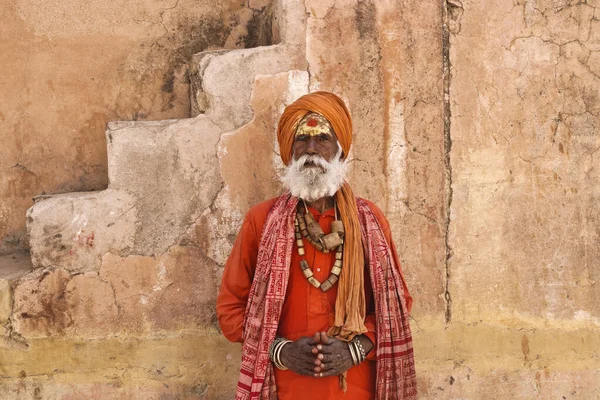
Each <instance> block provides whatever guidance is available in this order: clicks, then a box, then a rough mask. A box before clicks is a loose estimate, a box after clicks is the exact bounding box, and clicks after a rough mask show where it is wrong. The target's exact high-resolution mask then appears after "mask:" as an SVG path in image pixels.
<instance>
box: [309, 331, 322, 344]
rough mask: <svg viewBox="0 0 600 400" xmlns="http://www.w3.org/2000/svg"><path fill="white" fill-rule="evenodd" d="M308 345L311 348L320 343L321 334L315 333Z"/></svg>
mask: <svg viewBox="0 0 600 400" xmlns="http://www.w3.org/2000/svg"><path fill="white" fill-rule="evenodd" d="M308 343H309V344H311V345H313V346H314V345H317V344H319V343H321V334H320V333H319V332H315V334H314V335H313V337H312V338H310V340H309V341H308Z"/></svg>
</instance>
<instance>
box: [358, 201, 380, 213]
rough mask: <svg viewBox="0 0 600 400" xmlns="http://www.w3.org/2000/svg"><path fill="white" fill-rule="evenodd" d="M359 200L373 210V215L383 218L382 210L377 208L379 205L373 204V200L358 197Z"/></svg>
mask: <svg viewBox="0 0 600 400" xmlns="http://www.w3.org/2000/svg"><path fill="white" fill-rule="evenodd" d="M358 199H359V200H361V201H363V202H364V203H366V204H367V206H368V207H369V208H370V209H371V211H373V213H374V214H375V215H377V216H379V215H381V216H383V215H384V214H383V211H381V208H379V207H378V206H377V204H375V203H374V202H372V201H371V200H367V199H365V198H363V197H358Z"/></svg>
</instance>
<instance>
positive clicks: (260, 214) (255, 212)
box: [246, 197, 279, 228]
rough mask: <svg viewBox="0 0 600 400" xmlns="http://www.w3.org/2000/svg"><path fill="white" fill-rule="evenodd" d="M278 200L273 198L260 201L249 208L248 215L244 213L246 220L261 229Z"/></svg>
mask: <svg viewBox="0 0 600 400" xmlns="http://www.w3.org/2000/svg"><path fill="white" fill-rule="evenodd" d="M278 198H279V197H273V198H272V199H269V200H265V201H261V202H260V203H258V204H255V205H254V206H252V207H250V210H248V213H246V219H247V220H251V221H252V222H253V223H254V224H255V225H257V226H258V227H259V228H261V227H262V225H263V223H264V222H265V220H266V219H267V216H268V215H269V211H270V210H271V208H272V207H273V204H275V202H276V201H277V199H278Z"/></svg>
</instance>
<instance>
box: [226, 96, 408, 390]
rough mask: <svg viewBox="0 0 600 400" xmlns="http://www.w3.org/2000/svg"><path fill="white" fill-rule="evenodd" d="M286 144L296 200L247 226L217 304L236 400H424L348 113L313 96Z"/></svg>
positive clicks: (283, 123)
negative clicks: (355, 157) (355, 178)
mask: <svg viewBox="0 0 600 400" xmlns="http://www.w3.org/2000/svg"><path fill="white" fill-rule="evenodd" d="M277 140H278V142H279V148H280V154H281V158H282V160H283V162H284V164H285V165H286V166H287V168H286V170H285V173H284V175H283V177H282V182H283V184H284V186H285V187H286V189H287V191H286V192H285V193H284V194H283V195H282V196H280V197H278V198H275V199H271V200H268V201H265V202H263V203H260V204H258V205H256V206H254V207H253V208H252V209H251V210H250V211H249V212H248V214H247V215H246V218H245V220H244V223H243V225H242V228H241V231H240V233H239V235H238V237H237V240H236V242H235V245H234V248H233V251H232V253H231V255H230V257H229V259H228V261H227V264H226V266H225V271H224V273H223V280H222V284H221V289H220V293H219V297H218V299H217V314H218V318H219V324H220V326H221V329H222V330H223V334H224V335H225V336H226V337H227V338H228V339H229V340H231V341H234V342H242V343H243V345H242V365H241V371H240V377H239V381H238V386H237V392H236V399H258V398H262V399H277V398H278V399H280V400H287V399H313V400H317V399H345V400H355V399H374V398H377V399H414V398H415V397H416V378H415V369H414V361H413V350H412V338H411V333H410V327H409V324H408V312H409V311H410V307H411V303H412V299H411V297H410V295H409V293H408V291H407V289H406V284H405V281H404V278H403V276H402V273H401V270H400V264H399V262H398V255H397V253H396V248H395V246H394V242H393V241H392V237H391V231H390V226H389V223H388V222H387V220H386V219H385V217H384V215H383V213H382V212H381V211H380V210H379V208H377V207H376V206H375V205H374V204H373V203H371V202H369V201H367V200H364V199H360V198H356V197H355V196H354V194H353V192H352V189H351V188H350V185H349V184H348V183H347V182H346V181H345V175H346V168H347V161H346V157H347V155H348V152H349V151H350V145H351V142H352V122H351V119H350V114H349V112H348V109H347V108H346V106H345V104H344V102H343V101H342V100H341V99H340V98H339V97H337V96H336V95H334V94H332V93H327V92H316V93H311V94H308V95H305V96H303V97H301V98H299V99H298V100H296V101H295V102H294V103H293V104H291V105H289V106H288V107H287V108H286V109H285V111H284V112H283V115H282V116H281V119H280V121H279V127H278V131H277Z"/></svg>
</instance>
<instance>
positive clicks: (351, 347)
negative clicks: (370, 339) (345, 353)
mask: <svg viewBox="0 0 600 400" xmlns="http://www.w3.org/2000/svg"><path fill="white" fill-rule="evenodd" d="M348 350H350V356H351V357H352V363H353V364H354V365H358V364H359V363H358V356H357V354H356V351H357V350H356V348H355V347H354V343H352V341H350V342H348Z"/></svg>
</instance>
